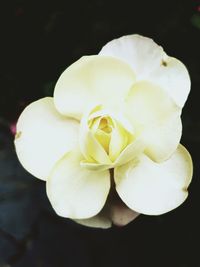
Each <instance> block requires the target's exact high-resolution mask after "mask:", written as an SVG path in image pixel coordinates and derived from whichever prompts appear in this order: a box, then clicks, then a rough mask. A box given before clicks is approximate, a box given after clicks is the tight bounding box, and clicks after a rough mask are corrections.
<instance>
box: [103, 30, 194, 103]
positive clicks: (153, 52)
mask: <svg viewBox="0 0 200 267" xmlns="http://www.w3.org/2000/svg"><path fill="white" fill-rule="evenodd" d="M100 55H106V56H113V57H116V58H119V59H121V60H124V61H125V62H127V63H128V64H130V65H131V66H132V68H133V70H134V72H135V74H136V78H137V80H143V79H146V80H148V81H151V82H154V83H156V84H158V85H159V86H161V87H162V89H164V90H166V92H167V93H168V94H169V95H170V96H171V97H172V98H173V100H174V101H175V102H176V104H177V105H179V106H180V107H183V106H184V103H185V101H186V99H187V97H188V94H189V91H190V77H189V74H188V71H187V69H186V67H185V65H184V64H183V63H182V62H180V61H179V60H177V59H176V58H173V57H168V56H167V55H166V54H165V52H164V51H163V49H162V47H161V46H158V45H157V44H156V43H155V42H154V41H153V40H152V39H150V38H147V37H143V36H140V35H137V34H134V35H128V36H123V37H121V38H119V39H115V40H113V41H111V42H109V43H107V44H106V45H105V46H104V47H103V48H102V50H101V51H100Z"/></svg>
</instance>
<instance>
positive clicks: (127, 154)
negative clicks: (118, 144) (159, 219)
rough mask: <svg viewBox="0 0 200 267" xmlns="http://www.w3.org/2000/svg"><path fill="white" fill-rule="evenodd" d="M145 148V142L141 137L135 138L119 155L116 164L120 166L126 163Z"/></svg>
mask: <svg viewBox="0 0 200 267" xmlns="http://www.w3.org/2000/svg"><path fill="white" fill-rule="evenodd" d="M144 149H145V143H144V142H143V140H141V139H140V138H137V139H135V140H134V141H133V142H132V143H131V144H129V145H128V146H127V147H126V148H125V149H124V150H123V151H122V152H121V154H120V155H119V157H118V158H117V159H116V161H115V162H114V164H113V165H114V167H115V166H120V165H123V164H126V163H127V162H129V161H131V160H133V159H135V158H136V157H138V156H139V155H140V154H142V152H143V151H144Z"/></svg>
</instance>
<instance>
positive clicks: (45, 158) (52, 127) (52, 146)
mask: <svg viewBox="0 0 200 267" xmlns="http://www.w3.org/2000/svg"><path fill="white" fill-rule="evenodd" d="M78 126H79V124H78V123H77V122H76V121H75V120H72V119H68V118H65V117H63V116H62V115H60V114H59V113H58V112H57V111H56V109H55V107H54V103H53V98H51V97H46V98H42V99H40V100H38V101H35V102H33V103H32V104H30V105H29V106H28V107H26V108H25V110H24V111H23V112H22V114H21V116H20V118H19V120H18V123H17V134H16V138H15V147H16V152H17V155H18V158H19V160H20V162H21V164H22V165H23V166H24V168H25V169H26V170H27V171H29V172H30V173H31V174H33V175H34V176H36V177H38V178H40V179H42V180H46V178H47V176H48V175H49V172H50V171H51V169H52V167H53V166H54V164H55V163H56V161H57V160H59V159H60V158H61V157H62V156H63V155H64V154H65V153H67V152H68V151H70V150H71V149H73V147H74V146H75V145H77V143H78Z"/></svg>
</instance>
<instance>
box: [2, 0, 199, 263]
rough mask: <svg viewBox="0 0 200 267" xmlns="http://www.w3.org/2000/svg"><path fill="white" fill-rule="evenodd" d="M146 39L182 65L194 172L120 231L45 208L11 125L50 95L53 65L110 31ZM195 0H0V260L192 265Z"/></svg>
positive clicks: (87, 49) (94, 47)
mask: <svg viewBox="0 0 200 267" xmlns="http://www.w3.org/2000/svg"><path fill="white" fill-rule="evenodd" d="M131 33H139V34H143V35H145V36H148V37H151V38H153V39H154V40H155V41H156V42H157V43H159V44H161V45H163V47H164V49H165V51H166V52H167V53H168V54H169V55H172V56H175V57H177V58H179V59H180V60H182V61H183V62H184V63H185V64H186V66H187V67H188V69H189V73H190V75H191V80H192V91H191V94H190V97H189V99H188V101H187V104H186V106H185V108H184V111H183V116H182V119H183V125H184V129H183V137H182V143H183V144H184V145H185V146H186V147H187V148H188V150H189V151H190V152H191V154H192V157H193V161H194V178H193V182H192V184H191V186H190V195H189V198H188V199H187V201H186V202H185V203H184V204H183V205H182V206H181V207H180V208H178V209H176V210H174V211H172V212H170V213H168V214H165V215H162V216H158V217H153V216H142V215H141V216H139V217H138V218H137V219H136V220H135V221H134V222H132V223H130V224H129V225H128V226H126V227H124V228H117V227H113V228H111V229H109V230H98V229H92V228H86V227H83V226H80V225H77V224H75V223H74V222H72V221H70V220H68V219H62V218H59V217H58V216H56V215H55V213H54V211H53V210H52V208H51V207H50V204H49V202H48V200H47V197H46V192H45V183H44V182H41V181H39V180H37V179H35V178H34V177H32V176H31V175H30V174H28V173H27V172H26V171H25V170H24V169H23V168H22V167H21V166H20V164H19V163H18V161H17V158H16V155H15V152H14V147H13V134H12V132H11V129H10V128H11V126H12V125H13V123H14V122H15V121H16V119H17V118H18V116H19V114H20V112H21V111H22V110H23V108H24V107H25V106H26V105H27V104H29V103H30V102H32V101H34V100H36V99H38V98H40V97H43V96H47V95H52V92H53V88H54V85H55V82H56V80H57V79H58V77H59V75H60V74H61V72H62V71H63V70H64V69H65V68H66V67H67V66H68V65H70V64H71V63H73V62H74V61H75V60H77V59H78V58H80V57H81V56H82V55H86V54H97V53H98V52H99V50H100V49H101V47H102V46H103V45H104V44H106V43H107V42H108V41H110V40H112V39H113V38H117V37H120V36H122V35H126V34H131ZM199 90H200V2H199V1H193V0H188V1H181V0H179V1H178V0H174V1H159V2H155V1H143V0H137V1H135V0H132V1H126V0H123V1H117V0H115V1H113V0H111V1H109V0H107V1H106V0H93V1H92V0H90V1H89V0H87V1H85V0H83V1H81V0H74V1H73V0H70V1H67V0H66V1H65V2H59V1H53V2H52V1H36V0H35V1H34V0H30V1H25V0H21V1H9V0H8V1H1V2H0V267H9V266H12V267H32V266H34V267H35V266H37V267H76V266H78V267H79V266H80V267H90V266H92V267H93V266H94V267H104V266H105V267H107V266H108V267H112V266H115V267H123V266H125V267H129V266H131V267H200V216H199V212H200V180H199V178H200V177H199V173H200V165H199V161H200V155H199V148H200V117H199V115H200V114H199V110H200V106H199Z"/></svg>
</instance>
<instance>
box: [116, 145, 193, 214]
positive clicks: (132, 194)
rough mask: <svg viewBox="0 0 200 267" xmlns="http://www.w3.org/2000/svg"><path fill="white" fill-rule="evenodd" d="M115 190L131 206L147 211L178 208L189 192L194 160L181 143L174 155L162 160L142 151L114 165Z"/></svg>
mask: <svg viewBox="0 0 200 267" xmlns="http://www.w3.org/2000/svg"><path fill="white" fill-rule="evenodd" d="M114 177H115V183H116V190H117V192H118V194H119V196H120V197H121V198H122V199H123V201H124V202H125V203H126V204H127V206H128V207H130V208H131V209H134V210H135V211H137V212H140V213H143V214H147V215H159V214H162V213H166V212H168V211H170V210H172V209H175V208H176V207H178V206H179V205H180V204H182V203H183V202H184V200H185V199H186V198H187V196H188V192H187V187H188V186H189V184H190V182H191V177H192V160H191V157H190V154H189V153H188V151H187V150H186V149H185V148H184V147H183V146H181V145H180V146H179V147H178V149H177V151H176V152H175V153H174V155H173V156H172V157H171V158H170V159H169V160H168V161H165V162H163V163H161V164H157V163H155V162H153V161H151V160H150V159H149V158H148V157H147V156H145V155H143V156H141V157H140V158H139V160H138V162H130V163H128V164H127V165H123V166H121V167H118V168H116V169H115V173H114Z"/></svg>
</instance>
